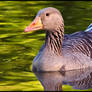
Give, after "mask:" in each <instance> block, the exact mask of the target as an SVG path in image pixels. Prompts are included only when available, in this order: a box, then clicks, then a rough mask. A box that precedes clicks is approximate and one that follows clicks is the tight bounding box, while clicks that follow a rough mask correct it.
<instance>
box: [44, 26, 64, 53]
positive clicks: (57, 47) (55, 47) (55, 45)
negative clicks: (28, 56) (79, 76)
mask: <svg viewBox="0 0 92 92" xmlns="http://www.w3.org/2000/svg"><path fill="white" fill-rule="evenodd" d="M63 36H64V24H62V25H61V26H59V27H58V29H56V30H55V31H54V32H50V31H49V32H48V31H47V32H46V39H45V45H46V47H47V48H48V49H49V50H52V51H54V53H55V54H56V55H62V53H61V52H62V51H61V48H62V41H63Z"/></svg>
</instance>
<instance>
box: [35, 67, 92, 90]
mask: <svg viewBox="0 0 92 92" xmlns="http://www.w3.org/2000/svg"><path fill="white" fill-rule="evenodd" d="M34 73H35V75H36V77H37V78H38V80H39V81H40V82H41V84H42V86H43V87H44V90H45V91H62V85H70V86H72V87H73V89H80V90H84V89H89V88H92V68H86V69H80V70H72V71H66V72H34Z"/></svg>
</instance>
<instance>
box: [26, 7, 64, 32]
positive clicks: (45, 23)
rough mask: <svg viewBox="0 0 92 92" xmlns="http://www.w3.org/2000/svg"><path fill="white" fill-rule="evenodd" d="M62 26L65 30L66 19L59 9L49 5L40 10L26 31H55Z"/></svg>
mask: <svg viewBox="0 0 92 92" xmlns="http://www.w3.org/2000/svg"><path fill="white" fill-rule="evenodd" d="M60 26H61V27H62V29H63V30H64V21H63V18H62V15H61V13H60V11H59V10H57V9H56V8H53V7H48V8H44V9H42V10H40V11H39V12H38V13H37V15H36V17H35V19H34V20H33V22H32V23H31V24H30V25H29V26H28V27H26V29H25V32H30V31H34V30H40V29H43V30H45V31H49V32H54V31H57V30H58V29H59V27H60Z"/></svg>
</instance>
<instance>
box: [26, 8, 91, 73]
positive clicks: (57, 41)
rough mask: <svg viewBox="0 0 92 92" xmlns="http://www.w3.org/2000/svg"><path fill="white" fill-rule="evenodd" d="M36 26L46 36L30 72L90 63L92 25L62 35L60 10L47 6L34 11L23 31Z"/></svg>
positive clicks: (62, 23)
mask: <svg viewBox="0 0 92 92" xmlns="http://www.w3.org/2000/svg"><path fill="white" fill-rule="evenodd" d="M39 29H43V30H45V32H46V37H45V43H44V44H43V46H42V47H41V49H40V51H39V53H38V54H37V56H36V57H35V58H34V60H33V64H32V70H33V71H40V72H47V71H67V70H74V69H81V68H87V67H91V66H92V24H91V25H90V26H89V27H88V28H87V29H86V30H85V31H78V32H75V33H73V34H69V35H68V34H65V35H64V21H63V18H62V15H61V13H60V11H58V10H57V9H56V8H53V7H48V8H44V9H42V10H40V11H39V12H38V14H37V15H36V18H35V19H34V21H33V22H32V23H31V24H30V25H29V26H28V27H26V29H25V32H30V31H32V30H33V31H34V30H39Z"/></svg>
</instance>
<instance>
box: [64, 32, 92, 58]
mask: <svg viewBox="0 0 92 92" xmlns="http://www.w3.org/2000/svg"><path fill="white" fill-rule="evenodd" d="M63 50H64V51H65V50H66V52H80V53H83V54H85V55H87V56H88V57H90V58H92V33H88V32H83V31H80V32H76V33H74V34H72V35H70V37H69V38H68V39H67V40H64V41H63Z"/></svg>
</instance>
